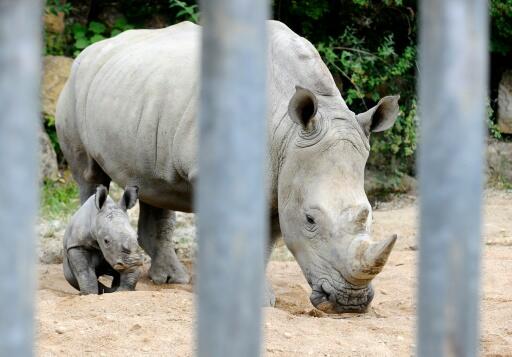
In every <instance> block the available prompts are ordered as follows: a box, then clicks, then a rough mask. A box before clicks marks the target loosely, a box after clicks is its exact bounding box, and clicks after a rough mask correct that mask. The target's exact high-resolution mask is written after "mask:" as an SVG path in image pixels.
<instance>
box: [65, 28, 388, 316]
mask: <svg viewBox="0 0 512 357" xmlns="http://www.w3.org/2000/svg"><path fill="white" fill-rule="evenodd" d="M268 29H269V51H268V53H269V54H268V56H269V58H268V61H269V68H268V89H269V116H268V118H267V120H268V135H269V142H268V146H269V150H268V155H269V166H268V180H269V187H270V190H271V191H270V194H269V206H270V210H271V221H272V241H271V242H270V243H269V247H271V246H272V244H273V242H274V240H275V238H276V237H277V236H279V235H281V233H282V236H283V238H284V241H285V243H286V245H287V246H288V248H289V249H290V250H291V252H292V253H293V254H294V256H295V257H296V259H297V261H298V263H299V265H300V266H301V268H302V271H303V272H304V275H305V277H306V279H307V280H308V282H309V284H310V285H311V287H312V289H313V293H312V295H311V301H312V303H313V304H314V305H315V306H317V307H318V308H320V309H322V310H324V311H328V312H342V311H364V310H365V309H366V308H367V306H368V304H369V303H370V301H371V299H372V296H373V290H372V289H371V286H370V281H371V279H372V278H373V277H374V276H375V275H376V274H377V273H378V272H379V271H380V270H381V269H382V266H383V265H384V263H385V262H386V259H387V257H388V255H389V252H390V251H391V248H392V246H393V244H394V241H395V238H390V239H388V240H386V241H384V242H380V243H376V242H372V241H371V240H370V237H369V234H370V225H371V207H370V205H369V203H368V200H367V198H366V194H365V192H364V189H363V181H364V167H365V163H366V160H367V158H368V154H369V135H370V132H371V131H382V130H385V129H387V128H389V127H391V126H392V125H393V123H394V121H395V119H396V116H397V114H398V104H397V103H398V97H385V98H383V99H382V100H381V101H380V102H379V103H378V104H377V106H376V107H374V108H372V109H370V110H369V111H368V112H366V113H362V114H359V115H355V114H354V113H353V112H352V111H350V110H349V109H348V107H347V105H346V104H345V102H344V100H343V98H342V97H341V94H340V92H339V91H338V89H337V88H336V86H335V84H334V81H333V78H332V76H331V74H330V73H329V71H328V69H327V67H326V66H325V64H324V63H323V62H322V60H321V58H320V56H319V54H318V52H317V51H316V50H315V48H314V47H313V46H312V45H311V43H310V42H308V41H307V40H306V39H304V38H301V37H299V36H297V35H296V34H295V33H293V32H292V31H291V30H290V29H289V28H288V27H286V26H285V25H284V24H282V23H280V22H276V21H269V24H268ZM200 31H201V28H200V27H199V26H197V25H194V24H192V23H189V22H184V23H180V24H177V25H174V26H171V27H168V28H165V29H160V30H131V31H127V32H124V33H122V34H120V35H118V36H116V37H114V38H112V39H109V40H105V41H101V42H99V43H96V44H94V45H92V46H90V47H88V48H87V49H85V50H84V51H83V52H82V54H81V55H80V56H79V57H78V58H77V59H76V60H75V63H74V65H73V69H72V75H71V77H70V79H69V81H68V83H67V84H66V87H65V89H64V90H63V92H62V94H61V97H60V100H59V103H58V109H57V131H58V135H59V139H60V141H61V146H62V149H63V152H64V154H65V156H66V158H67V160H68V161H69V163H70V166H71V168H72V170H73V174H74V177H75V179H76V180H77V182H78V184H79V186H80V192H81V197H82V200H84V199H85V198H86V197H88V196H89V195H90V194H91V193H92V192H94V188H95V186H96V185H97V184H104V185H108V184H109V183H110V180H114V181H115V182H117V183H118V184H120V185H135V186H138V187H139V188H140V192H139V196H140V201H141V213H140V218H139V242H140V243H141V246H142V247H143V248H144V249H145V250H146V251H147V252H148V254H149V255H150V256H151V258H152V266H151V268H150V272H149V273H150V277H151V279H152V280H153V281H154V282H155V283H165V282H187V281H188V280H189V276H188V274H187V272H186V271H185V269H184V268H183V266H182V264H181V263H180V262H179V261H178V259H177V257H176V254H175V252H174V249H173V246H172V240H171V234H172V231H173V228H174V222H175V214H174V211H184V212H191V211H192V209H193V207H192V188H193V184H194V182H195V179H196V176H197V174H198V169H197V157H196V145H197V127H196V115H197V105H198V103H197V98H198V75H199V44H200ZM240 70H241V71H243V70H244V69H243V68H240ZM233 100H236V98H233ZM269 252H270V249H269ZM267 290H268V291H267V294H266V297H265V299H266V300H265V303H266V304H272V303H273V302H274V298H273V294H272V292H271V289H270V288H269V289H267Z"/></svg>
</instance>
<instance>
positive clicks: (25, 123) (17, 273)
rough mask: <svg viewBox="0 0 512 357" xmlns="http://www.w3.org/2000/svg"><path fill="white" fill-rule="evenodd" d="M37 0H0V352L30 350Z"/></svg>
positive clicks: (38, 33)
mask: <svg viewBox="0 0 512 357" xmlns="http://www.w3.org/2000/svg"><path fill="white" fill-rule="evenodd" d="M40 43H41V2H40V1H32V0H5V1H1V2H0V108H1V110H0V168H1V169H0V247H1V249H0V355H1V356H30V355H32V354H33V346H34V344H33V340H34V329H33V323H34V322H33V321H34V317H33V311H34V308H33V304H34V291H35V289H34V288H35V264H34V260H35V244H34V233H35V229H34V227H35V217H36V212H37V178H38V165H37V161H38V160H37V128H38V125H39V120H40V119H39V78H40V76H41V71H40V63H41V58H40Z"/></svg>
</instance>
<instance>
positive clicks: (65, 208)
mask: <svg viewBox="0 0 512 357" xmlns="http://www.w3.org/2000/svg"><path fill="white" fill-rule="evenodd" d="M79 201H80V200H79V194H78V186H77V185H76V183H75V182H74V181H73V180H71V179H70V178H69V179H67V180H63V181H46V182H44V183H43V186H42V187H41V206H40V214H41V216H42V217H43V218H45V219H57V218H62V217H69V216H70V215H72V214H73V213H74V212H75V211H76V210H77V209H78V206H79Z"/></svg>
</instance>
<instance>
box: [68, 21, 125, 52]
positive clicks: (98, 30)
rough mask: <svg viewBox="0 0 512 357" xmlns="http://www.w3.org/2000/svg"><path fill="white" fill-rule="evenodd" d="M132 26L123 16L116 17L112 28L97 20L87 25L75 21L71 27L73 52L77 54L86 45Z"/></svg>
mask: <svg viewBox="0 0 512 357" xmlns="http://www.w3.org/2000/svg"><path fill="white" fill-rule="evenodd" d="M133 28H134V26H133V25H131V24H128V23H127V21H126V19H125V18H120V19H118V20H117V21H116V22H115V24H114V26H113V28H112V29H108V28H107V26H106V25H105V24H103V23H101V22H98V21H91V22H90V23H89V25H88V26H83V25H82V24H79V23H75V24H73V26H72V27H71V33H72V35H73V39H74V45H73V49H74V51H73V54H74V55H75V56H77V55H78V54H79V53H80V52H81V51H82V50H83V49H84V48H86V47H87V46H89V45H92V44H93V43H96V42H99V41H102V40H104V39H106V38H108V37H112V36H116V35H118V34H119V33H121V32H123V31H126V30H130V29H133Z"/></svg>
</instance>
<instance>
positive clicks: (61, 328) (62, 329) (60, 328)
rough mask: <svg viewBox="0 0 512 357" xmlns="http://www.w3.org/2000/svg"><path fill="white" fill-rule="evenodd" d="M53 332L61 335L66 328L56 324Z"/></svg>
mask: <svg viewBox="0 0 512 357" xmlns="http://www.w3.org/2000/svg"><path fill="white" fill-rule="evenodd" d="M55 332H57V333H58V334H59V335H62V334H64V333H65V332H66V329H65V328H64V327H62V326H57V327H56V328H55Z"/></svg>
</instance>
